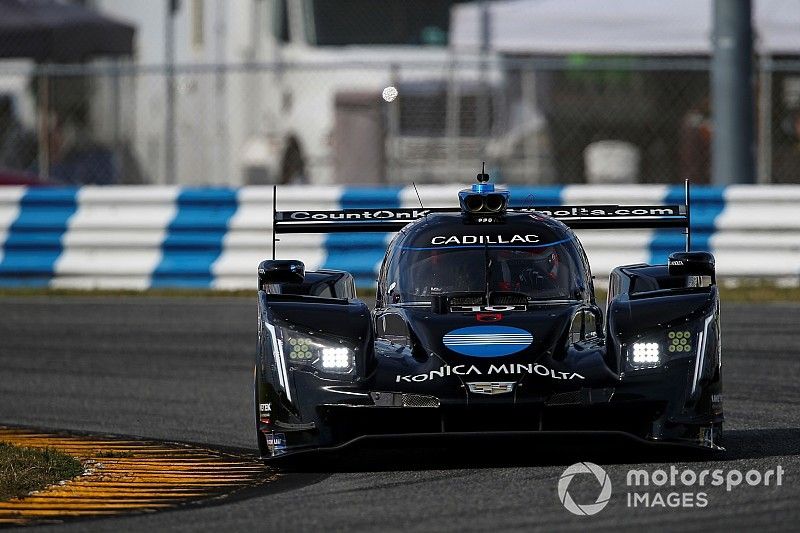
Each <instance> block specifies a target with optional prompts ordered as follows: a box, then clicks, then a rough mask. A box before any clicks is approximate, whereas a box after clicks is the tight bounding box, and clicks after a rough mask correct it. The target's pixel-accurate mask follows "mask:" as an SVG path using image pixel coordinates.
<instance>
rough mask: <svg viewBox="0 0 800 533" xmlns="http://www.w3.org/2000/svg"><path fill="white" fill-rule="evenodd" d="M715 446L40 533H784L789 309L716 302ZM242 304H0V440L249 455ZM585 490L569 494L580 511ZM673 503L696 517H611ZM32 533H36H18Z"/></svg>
mask: <svg viewBox="0 0 800 533" xmlns="http://www.w3.org/2000/svg"><path fill="white" fill-rule="evenodd" d="M722 312H723V315H722V320H723V346H724V348H723V349H724V351H723V373H724V380H725V385H724V387H725V390H724V395H725V396H724V398H725V412H726V413H725V414H726V427H725V432H726V435H725V445H726V447H727V448H728V451H727V452H726V453H725V454H723V455H722V456H721V457H703V456H700V457H695V456H687V455H684V454H676V453H675V452H671V451H658V450H654V449H651V448H644V449H642V448H640V447H636V446H631V445H629V444H627V443H619V442H608V443H586V442H581V443H574V445H573V446H569V447H564V446H558V447H553V446H552V445H550V444H548V443H545V442H542V443H538V442H534V443H526V444H525V445H523V446H515V447H513V448H510V447H509V446H508V445H507V443H506V444H504V443H490V444H482V445H481V446H480V447H479V448H474V447H469V444H468V443H465V444H464V446H463V447H459V448H458V449H450V450H441V449H435V448H430V449H429V448H426V449H421V450H399V451H398V450H386V449H381V448H378V447H373V448H370V449H363V450H359V451H357V452H354V453H351V454H348V455H347V456H345V457H344V458H340V459H337V460H333V459H331V464H330V468H329V469H328V471H326V472H320V473H316V472H313V471H312V472H305V473H283V474H281V475H280V476H279V479H278V480H277V481H275V482H273V483H269V484H267V485H265V486H264V488H263V490H262V491H254V492H253V493H252V494H251V495H250V496H249V497H247V498H241V499H238V500H236V501H233V502H231V503H226V504H222V505H210V506H200V507H196V508H195V507H192V508H187V509H184V510H178V511H166V512H161V513H153V514H146V515H134V516H128V517H115V518H104V519H92V520H88V521H80V522H71V523H66V524H62V525H54V526H45V527H43V528H41V529H43V530H52V531H62V530H63V531H67V530H68V531H86V530H93V531H114V532H120V531H145V530H150V531H163V530H167V529H170V530H176V531H197V530H227V531H248V530H249V531H323V530H324V531H331V530H334V531H401V530H402V531H487V530H491V531H494V530H500V531H504V530H526V531H530V530H536V529H540V530H543V531H561V530H587V529H601V530H609V531H611V530H614V531H618V530H643V529H646V530H649V531H657V530H658V531H661V530H665V531H672V530H681V531H724V530H727V531H731V530H737V531H738V530H743V529H755V528H759V529H761V530H764V531H772V530H786V531H797V530H798V528H799V527H800V526H798V523H799V522H800V477H798V472H800V341H798V330H800V303H796V304H790V303H787V304H758V305H755V304H736V305H734V304H731V305H725V302H723V311H722ZM255 331H256V305H255V300H254V299H253V300H249V299H245V298H207V299H202V298H140V297H130V298H114V297H91V298H90V297H63V298H62V297H50V298H45V297H24V298H13V297H5V298H0V424H20V425H28V426H34V427H40V428H53V429H70V430H80V431H91V432H98V433H102V434H120V435H128V436H140V437H146V438H148V439H167V440H170V441H188V442H194V443H201V444H207V445H213V446H224V447H229V448H232V449H243V450H245V451H247V450H250V451H251V452H252V453H255V442H254V435H253V431H254V430H253V415H252V388H251V387H252V361H253V350H254V346H255V341H256V339H255ZM579 461H593V462H595V463H597V464H600V465H601V466H602V467H603V468H604V469H605V470H606V471H607V472H608V475H609V479H610V480H611V482H612V487H613V491H612V496H611V500H610V501H609V504H608V506H607V507H606V508H605V509H603V510H602V511H601V512H599V513H598V514H596V515H594V516H574V515H572V514H570V513H569V512H567V511H566V510H565V508H564V507H563V506H562V504H561V502H560V501H559V497H558V493H557V485H558V480H559V477H560V476H561V474H562V472H564V470H565V468H566V467H568V466H569V465H571V464H573V463H576V462H579ZM673 465H674V466H675V467H676V468H677V469H678V472H679V473H680V472H683V471H684V470H686V469H692V470H693V471H695V472H696V473H700V472H701V471H702V470H704V469H708V470H714V469H722V470H723V472H724V473H725V474H724V475H728V473H729V472H730V470H731V469H738V470H740V471H742V473H743V474H746V473H747V471H749V470H759V471H760V472H762V473H763V472H764V471H766V470H769V469H773V470H774V469H776V468H777V467H778V466H781V467H782V469H783V477H782V485H781V486H775V484H774V478H773V483H772V484H771V485H770V486H769V487H765V486H747V483H746V481H743V482H742V486H739V487H734V488H733V489H732V490H731V491H730V492H728V491H726V490H725V487H724V486H723V487H713V486H712V487H709V486H705V487H697V486H690V487H685V486H683V485H679V486H677V487H674V488H671V487H654V486H651V487H628V486H626V478H627V472H628V471H629V470H630V469H644V470H647V471H649V472H650V473H653V472H654V471H656V470H658V469H663V470H666V471H667V472H669V469H670V467H671V466H673ZM599 488H600V486H599V485H598V483H597V481H596V480H595V479H594V478H593V477H590V476H587V475H579V476H577V477H575V478H574V479H573V482H572V483H571V484H570V486H569V493H570V495H571V497H572V498H573V499H574V500H575V501H576V502H579V503H592V502H594V501H595V499H596V498H597V495H598V493H599ZM629 492H635V493H638V494H643V493H648V495H649V497H650V499H651V501H652V500H653V499H654V498H656V496H655V495H656V494H660V495H661V496H662V497H665V496H667V495H668V494H669V493H671V492H677V493H679V494H681V495H682V494H683V493H688V494H690V496H689V497H685V496H684V498H691V499H692V501H694V502H695V503H697V494H696V493H697V492H703V493H705V495H706V496H705V499H706V500H707V505H705V506H704V507H680V508H672V507H668V506H666V507H660V506H659V507H655V508H651V507H643V506H642V505H641V504H640V505H639V506H638V507H635V508H632V507H629V506H628V505H627V500H628V493H629ZM36 529H39V528H36Z"/></svg>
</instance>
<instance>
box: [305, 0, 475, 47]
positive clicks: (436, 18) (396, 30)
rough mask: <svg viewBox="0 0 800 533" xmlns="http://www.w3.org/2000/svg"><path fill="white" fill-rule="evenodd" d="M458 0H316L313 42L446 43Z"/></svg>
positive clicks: (375, 43)
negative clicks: (452, 10)
mask: <svg viewBox="0 0 800 533" xmlns="http://www.w3.org/2000/svg"><path fill="white" fill-rule="evenodd" d="M458 1H459V0H383V1H382V2H376V1H375V0H347V1H346V2H342V1H339V2H334V1H332V0H314V1H313V2H312V3H311V5H312V6H313V30H314V35H313V36H312V38H313V43H314V44H315V45H317V46H326V45H334V46H337V45H438V46H445V45H446V44H447V32H448V30H449V27H450V7H451V6H452V5H453V4H455V3H457V2H458ZM461 1H463V0H461ZM377 4H380V6H377Z"/></svg>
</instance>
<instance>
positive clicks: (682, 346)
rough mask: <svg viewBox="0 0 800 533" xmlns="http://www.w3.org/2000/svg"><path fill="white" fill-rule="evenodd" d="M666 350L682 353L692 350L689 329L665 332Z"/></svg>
mask: <svg viewBox="0 0 800 533" xmlns="http://www.w3.org/2000/svg"><path fill="white" fill-rule="evenodd" d="M667 342H668V346H667V351H668V352H669V353H671V354H672V353H683V352H691V351H692V334H691V332H689V331H670V332H669V333H667Z"/></svg>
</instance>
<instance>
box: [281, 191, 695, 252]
mask: <svg viewBox="0 0 800 533" xmlns="http://www.w3.org/2000/svg"><path fill="white" fill-rule="evenodd" d="M690 194H691V191H690V188H689V181H688V180H687V181H686V185H685V203H684V205H558V206H537V207H524V208H512V207H509V208H508V212H510V213H538V214H542V215H545V216H548V217H551V218H554V219H556V220H559V221H561V222H563V223H564V224H566V225H567V226H569V227H570V228H573V229H657V228H683V229H684V230H685V231H684V233H685V234H686V251H687V252H688V251H690V250H691V231H690V223H691V208H690ZM458 212H460V210H459V209H458V208H433V209H426V208H424V207H418V208H417V207H412V208H389V209H344V210H341V211H278V210H277V187H273V196H272V219H273V232H272V256H273V258H274V257H275V242H276V241H277V235H280V234H282V233H346V232H394V231H400V230H401V229H403V228H404V227H405V226H406V225H408V224H410V223H412V222H414V221H416V220H419V219H421V218H424V217H425V216H427V215H429V214H431V213H458Z"/></svg>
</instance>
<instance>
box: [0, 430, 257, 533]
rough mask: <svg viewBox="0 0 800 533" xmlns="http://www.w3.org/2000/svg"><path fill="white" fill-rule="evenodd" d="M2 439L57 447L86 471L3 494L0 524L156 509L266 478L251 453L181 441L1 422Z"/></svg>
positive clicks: (235, 489) (213, 495) (225, 492)
mask: <svg viewBox="0 0 800 533" xmlns="http://www.w3.org/2000/svg"><path fill="white" fill-rule="evenodd" d="M0 442H7V443H10V444H13V445H16V446H27V447H31V448H54V449H56V450H59V451H61V452H64V453H67V454H70V455H72V456H74V457H76V458H78V459H80V461H81V462H82V463H83V465H84V474H83V475H81V476H78V477H76V478H73V479H71V480H68V481H65V482H61V483H60V484H57V485H52V486H50V487H48V488H46V489H44V490H42V491H39V492H36V493H33V494H29V495H28V496H25V497H23V498H15V499H11V500H6V501H0V526H3V525H12V524H28V523H31V522H52V521H60V520H63V519H67V518H75V517H91V516H110V515H119V514H125V513H131V512H153V511H158V510H162V509H170V508H175V507H178V506H181V505H184V504H186V503H189V502H196V501H198V500H208V499H209V498H225V497H228V496H230V495H232V494H234V493H236V492H238V491H240V490H242V489H245V488H248V487H254V486H257V485H260V484H262V483H264V482H266V481H270V480H271V474H270V473H269V471H268V470H267V469H266V467H265V466H264V465H263V464H262V463H261V462H260V461H258V460H257V459H256V458H254V457H252V456H247V455H239V454H235V453H228V452H223V451H218V450H213V449H207V448H202V447H197V446H190V445H184V444H178V443H165V442H152V441H143V440H142V441H140V440H123V439H113V438H107V437H102V438H96V437H84V436H74V435H66V434H48V433H40V432H38V431H33V430H28V429H17V428H7V427H0Z"/></svg>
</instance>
